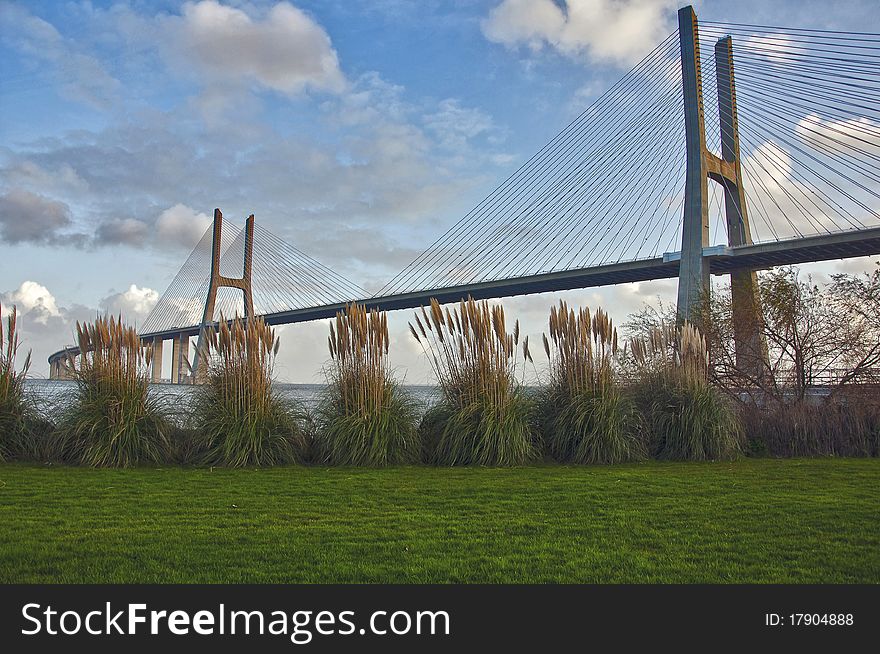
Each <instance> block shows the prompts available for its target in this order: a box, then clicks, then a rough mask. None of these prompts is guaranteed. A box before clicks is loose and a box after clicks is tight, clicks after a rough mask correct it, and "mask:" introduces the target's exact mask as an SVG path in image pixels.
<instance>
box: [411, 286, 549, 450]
mask: <svg viewBox="0 0 880 654" xmlns="http://www.w3.org/2000/svg"><path fill="white" fill-rule="evenodd" d="M410 331H411V332H412V335H413V336H414V337H415V339H416V341H418V342H419V344H420V345H421V346H422V348H423V349H424V351H425V353H426V355H427V356H428V359H429V361H430V362H431V366H432V368H433V370H434V374H435V375H436V377H437V381H438V383H439V385H440V390H441V395H442V399H441V401H440V402H439V403H438V404H437V405H435V406H433V407H431V408H430V409H429V410H428V412H427V413H426V415H425V417H424V418H423V420H422V427H421V430H422V433H423V439H424V443H425V454H426V458H427V460H428V461H429V462H431V463H434V464H437V465H484V466H513V465H520V464H523V463H526V462H528V461H530V460H531V459H533V458H535V456H536V454H537V451H536V447H535V437H534V436H535V435H534V429H533V426H532V416H531V402H530V401H529V399H528V398H527V397H526V396H525V395H524V393H523V389H522V387H521V384H520V383H519V382H518V380H517V379H516V372H517V347H518V344H519V322H517V323H515V325H514V328H513V332H512V333H508V331H507V326H506V322H505V316H504V309H503V308H502V307H501V306H491V307H490V306H489V304H488V303H486V302H485V301H483V302H475V301H474V300H473V299H468V300H467V301H462V302H461V303H460V304H459V306H458V308H456V309H454V310H452V311H450V310H449V309H446V311H443V310H442V309H441V308H440V304H439V303H438V302H437V301H436V300H431V308H430V311H426V310H425V308H424V307H423V308H422V310H421V315H419V314H418V313H417V314H416V318H415V324H414V325H413V324H412V323H410ZM523 357H524V359H531V354H530V353H529V349H528V339H526V340H524V342H523Z"/></svg>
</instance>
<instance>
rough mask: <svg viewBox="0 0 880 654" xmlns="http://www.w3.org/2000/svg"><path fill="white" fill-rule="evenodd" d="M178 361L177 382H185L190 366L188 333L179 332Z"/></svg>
mask: <svg viewBox="0 0 880 654" xmlns="http://www.w3.org/2000/svg"><path fill="white" fill-rule="evenodd" d="M178 353H179V356H180V362H179V363H178V366H177V369H178V378H177V383H178V384H185V383H186V381H187V377H188V376H189V373H190V370H191V367H190V364H189V334H180V349H179V351H178Z"/></svg>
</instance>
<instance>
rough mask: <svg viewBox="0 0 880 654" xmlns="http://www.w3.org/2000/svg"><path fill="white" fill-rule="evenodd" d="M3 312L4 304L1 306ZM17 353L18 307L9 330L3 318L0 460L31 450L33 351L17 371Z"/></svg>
mask: <svg viewBox="0 0 880 654" xmlns="http://www.w3.org/2000/svg"><path fill="white" fill-rule="evenodd" d="M0 313H2V307H0ZM17 355H18V312H17V311H16V308H15V307H12V311H11V312H10V313H9V315H8V316H7V317H6V329H5V330H4V328H3V321H2V320H0V461H6V460H7V459H10V458H12V457H15V456H21V455H23V454H27V453H29V452H30V450H31V449H32V448H31V443H30V442H29V441H30V440H31V438H32V436H33V433H32V430H33V427H34V422H35V421H34V411H33V407H32V405H31V403H30V402H29V400H28V398H27V395H26V393H25V388H24V380H25V377H26V376H27V373H28V370H29V369H30V367H31V353H30V352H28V353H27V356H25V358H24V363H23V364H22V366H21V368H20V369H18V370H16V366H15V360H16V357H17Z"/></svg>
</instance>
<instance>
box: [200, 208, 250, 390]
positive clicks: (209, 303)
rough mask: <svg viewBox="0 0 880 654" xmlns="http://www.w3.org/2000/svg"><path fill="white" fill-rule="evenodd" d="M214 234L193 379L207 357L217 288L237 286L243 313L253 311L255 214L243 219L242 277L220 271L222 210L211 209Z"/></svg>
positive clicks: (202, 368) (247, 315)
mask: <svg viewBox="0 0 880 654" xmlns="http://www.w3.org/2000/svg"><path fill="white" fill-rule="evenodd" d="M212 236H213V238H212V241H211V278H210V282H209V285H208V296H207V298H206V299H205V310H204V312H203V313H202V322H201V324H200V325H199V337H198V341H197V342H196V352H195V357H194V359H193V365H192V376H193V381H194V382H198V381H200V377H203V376H204V373H205V368H206V365H205V363H206V360H207V357H208V343H207V330H208V329H209V328H210V327H211V326H212V325H213V324H214V308H215V305H216V304H217V291H218V290H219V289H220V288H221V287H224V286H225V287H227V288H237V289H240V290H241V292H242V293H243V294H244V317H245V319H247V318H251V317H253V315H254V294H253V286H252V284H251V277H252V272H253V262H254V214H251V215H250V216H248V217H247V220H246V221H245V223H244V261H243V262H242V274H241V277H226V276H224V275H222V274H221V273H220V252H221V247H220V246H221V240H222V237H223V214H222V213H221V211H220V209H214V226H213V235H212Z"/></svg>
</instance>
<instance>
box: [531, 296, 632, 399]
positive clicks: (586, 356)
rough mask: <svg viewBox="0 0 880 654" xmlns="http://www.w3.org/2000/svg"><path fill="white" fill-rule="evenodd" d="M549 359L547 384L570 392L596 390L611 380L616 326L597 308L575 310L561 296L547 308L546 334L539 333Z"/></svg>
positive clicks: (598, 390) (600, 391) (595, 391)
mask: <svg viewBox="0 0 880 654" xmlns="http://www.w3.org/2000/svg"><path fill="white" fill-rule="evenodd" d="M543 339H544V351H545V352H546V353H547V358H548V359H550V385H551V386H553V387H555V388H558V389H560V390H563V391H565V392H567V393H569V394H571V395H574V394H576V393H578V392H590V393H595V394H599V393H602V392H603V391H605V390H606V389H608V388H609V387H610V386H611V384H612V383H613V372H614V368H613V361H614V358H615V357H616V356H617V330H616V329H615V328H614V325H613V323H612V320H611V318H610V317H609V316H608V314H607V313H605V312H604V311H603V310H602V309H601V308H600V309H597V310H596V314H595V316H593V315H591V314H590V310H589V308H587V307H584V308H581V309H580V310H578V312H577V313H575V311H574V309H571V308H569V306H568V304H567V303H566V302H565V301H564V300H560V302H559V307H558V308H557V307H555V306H554V307H552V308H551V309H550V338H549V339H548V338H547V335H546V334H544V335H543Z"/></svg>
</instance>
